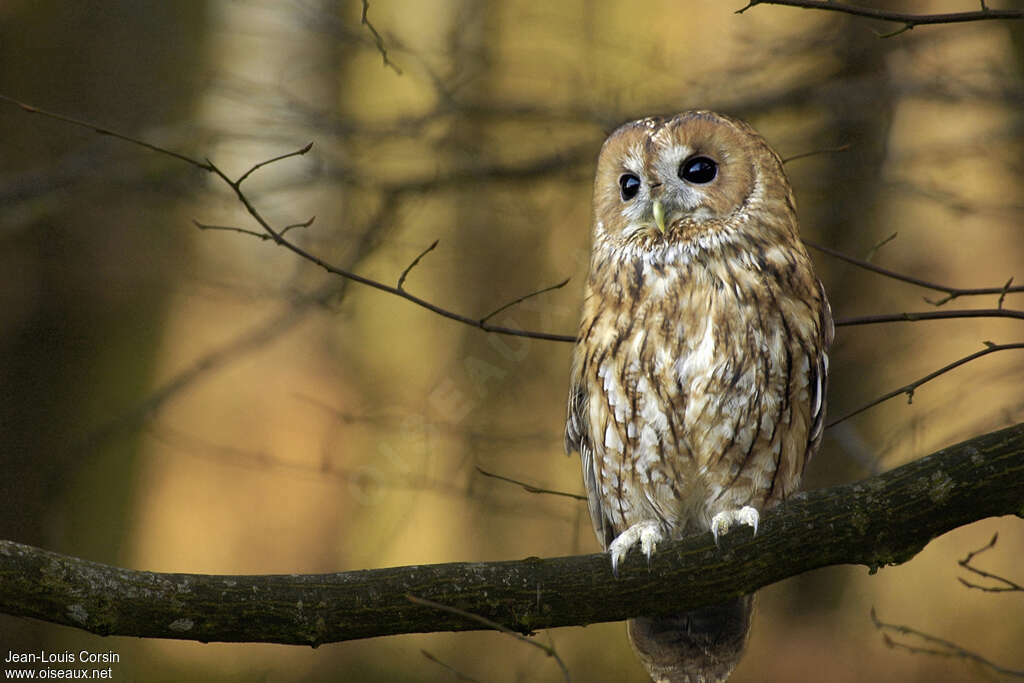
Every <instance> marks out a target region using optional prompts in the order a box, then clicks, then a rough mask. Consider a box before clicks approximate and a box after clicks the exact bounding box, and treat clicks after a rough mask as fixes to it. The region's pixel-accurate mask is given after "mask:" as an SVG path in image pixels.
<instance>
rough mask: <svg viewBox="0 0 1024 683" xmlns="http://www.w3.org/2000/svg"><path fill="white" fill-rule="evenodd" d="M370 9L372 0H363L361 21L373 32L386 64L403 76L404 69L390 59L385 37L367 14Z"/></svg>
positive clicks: (378, 49)
mask: <svg viewBox="0 0 1024 683" xmlns="http://www.w3.org/2000/svg"><path fill="white" fill-rule="evenodd" d="M369 11H370V0H363V16H362V19H361V20H360V22H361V23H362V25H363V26H365V27H366V28H368V29H369V30H370V33H372V34H373V41H374V43H376V44H377V51H378V52H380V56H381V57H382V58H383V59H384V66H387V67H390V68H391V70H392V71H394V72H395V73H396V74H398V75H399V76H401V75H402V70H401V69H399V68H398V65H397V64H395V63H394V62H392V61H391V60H390V59H388V51H387V49H386V48H385V47H384V38H383V37H381V35H380V34H379V33H377V29H376V28H375V27H374V25H373V24H371V23H370V20H369V19H368V18H367V16H366V13H367V12H369Z"/></svg>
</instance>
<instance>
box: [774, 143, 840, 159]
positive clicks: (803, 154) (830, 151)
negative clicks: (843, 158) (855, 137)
mask: <svg viewBox="0 0 1024 683" xmlns="http://www.w3.org/2000/svg"><path fill="white" fill-rule="evenodd" d="M848 149H850V145H849V144H845V145H839V146H838V147H826V148H825V149H814V150H811V151H810V152H801V153H800V154H794V155H793V156H791V157H786V158H785V159H783V160H782V163H784V164H788V163H789V162H791V161H796V160H797V159H806V158H807V157H815V156H818V155H819V154H834V153H836V152H845V151H846V150H848Z"/></svg>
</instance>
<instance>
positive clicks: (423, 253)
mask: <svg viewBox="0 0 1024 683" xmlns="http://www.w3.org/2000/svg"><path fill="white" fill-rule="evenodd" d="M440 242H441V240H439V239H438V240H434V242H433V243H432V244H431V245H430V246H429V247H427V248H426V249H424V250H423V251H421V252H420V254H419V256H417V257H416V258H414V259H413V260H412V263H410V264H409V265H407V266H406V267H405V270H403V271H402V274H401V275H399V276H398V284H397V285H395V286H396V287H397V288H398V289H399V290H400V291H403V292H404V291H405V290H404V289H402V285H404V284H405V278H407V277H409V273H410V272H412V269H413V268H415V267H416V266H417V265H419V262H420V259H422V258H423V257H424V256H426V255H427V254H429V253H430V252H432V251H434V249H436V248H437V245H438V244H439V243H440Z"/></svg>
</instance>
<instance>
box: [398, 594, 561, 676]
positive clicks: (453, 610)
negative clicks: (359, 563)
mask: <svg viewBox="0 0 1024 683" xmlns="http://www.w3.org/2000/svg"><path fill="white" fill-rule="evenodd" d="M405 597H406V598H407V599H408V600H409V602H411V603H413V604H414V605H420V606H422V607H433V608H434V609H439V610H442V611H444V612H448V613H449V614H455V615H457V616H460V617H465V618H466V619H469V620H471V621H475V622H476V623H478V624H483V625H484V626H486V627H487V628H493V629H494V630H495V631H500V632H501V633H504V634H505V635H507V636H512V637H513V638H515V639H516V640H519V641H521V642H523V643H526V644H527V645H532V646H533V647H535V648H538V649H540V650H541V651H543V652H544V653H545V654H547V656H548V657H554V659H555V661H556V662H558V666H559V668H561V669H562V677H563V678H564V679H565V681H566V683H570V681H571V679H570V677H569V669H568V668H567V667H566V666H565V662H563V661H562V658H561V657H559V656H558V651H557V650H555V648H553V647H551V646H550V645H545V644H544V643H539V642H537V641H536V640H534V639H532V638H527V637H526V636H524V635H521V634H519V633H516V632H515V631H513V630H512V629H510V628H508V627H507V626H505V625H503V624H499V623H498V622H496V621H491V620H490V619H488V618H486V617H482V616H480V615H479V614H473V613H472V612H467V611H465V610H461V609H459V608H457V607H449V606H448V605H442V604H441V603H439V602H434V601H433V600H427V599H425V598H418V597H416V596H415V595H412V594H409V593H406V595H405Z"/></svg>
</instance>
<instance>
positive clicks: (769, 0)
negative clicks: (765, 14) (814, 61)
mask: <svg viewBox="0 0 1024 683" xmlns="http://www.w3.org/2000/svg"><path fill="white" fill-rule="evenodd" d="M757 5H778V6H780V7H800V8H803V9H816V10H824V11H826V12H840V13H843V14H849V15H852V16H855V17H866V18H868V19H880V20H882V21H891V22H895V23H898V24H903V26H902V28H899V29H897V30H895V31H893V32H891V33H886V34H881V35H879V37H880V38H891V37H892V36H895V35H899V34H900V33H903V32H904V31H909V30H910V29H912V28H914V27H915V26H925V25H928V24H959V23H963V22H966V21H989V20H997V19H1002V20H1006V19H1024V10H1019V9H989V8H988V7H986V6H985V4H984V3H982V5H981V9H980V10H974V11H968V12H947V13H944V14H910V13H907V12H890V11H888V10H881V9H874V8H872V7H859V6H857V5H847V4H844V3H840V2H833V1H832V0H748V2H747V5H746V6H745V7H743V8H742V9H738V10H736V14H742V13H743V12H746V11H747V10H748V9H750V8H751V7H755V6H757Z"/></svg>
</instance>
